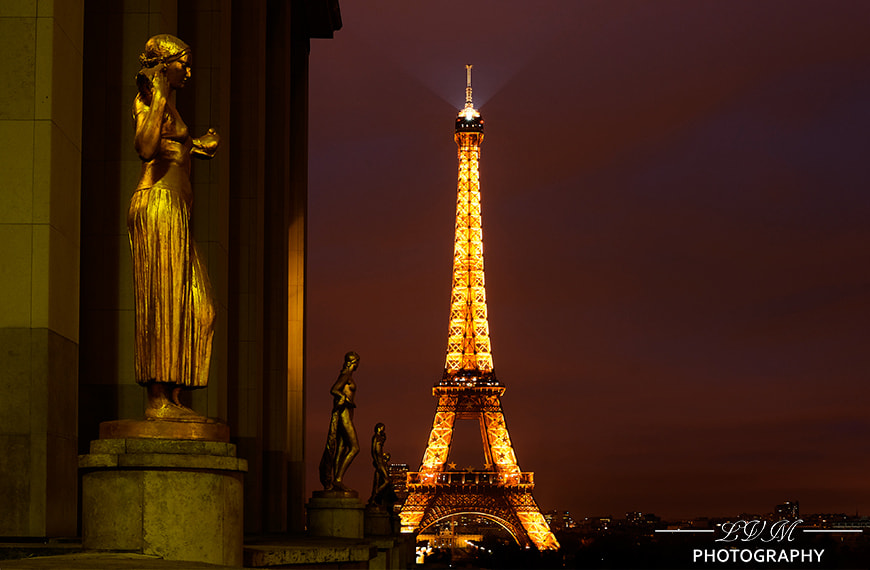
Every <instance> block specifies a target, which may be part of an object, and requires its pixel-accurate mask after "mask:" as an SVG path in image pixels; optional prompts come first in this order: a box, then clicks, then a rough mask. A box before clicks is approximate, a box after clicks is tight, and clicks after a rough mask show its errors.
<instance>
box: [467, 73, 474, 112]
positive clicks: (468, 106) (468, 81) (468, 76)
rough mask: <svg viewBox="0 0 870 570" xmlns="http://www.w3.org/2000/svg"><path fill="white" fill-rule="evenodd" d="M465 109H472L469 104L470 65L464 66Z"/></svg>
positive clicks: (471, 105) (471, 104) (472, 105)
mask: <svg viewBox="0 0 870 570" xmlns="http://www.w3.org/2000/svg"><path fill="white" fill-rule="evenodd" d="M465 107H466V108H467V109H473V108H474V104H473V103H472V102H471V64H470V63H466V64H465Z"/></svg>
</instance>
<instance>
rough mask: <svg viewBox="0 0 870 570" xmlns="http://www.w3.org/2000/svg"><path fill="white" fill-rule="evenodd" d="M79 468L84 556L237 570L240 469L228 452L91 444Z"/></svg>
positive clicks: (150, 442)
mask: <svg viewBox="0 0 870 570" xmlns="http://www.w3.org/2000/svg"><path fill="white" fill-rule="evenodd" d="M79 468H80V469H81V470H82V471H83V476H82V545H83V546H84V547H85V548H86V549H92V550H126V551H133V552H140V553H142V554H151V555H156V556H160V557H162V558H164V559H167V560H185V561H197V562H208V563H210V564H223V565H227V566H241V564H242V548H243V534H242V532H243V531H242V529H243V520H242V510H243V508H242V476H243V474H244V472H245V471H247V470H248V464H247V461H245V460H244V459H238V458H236V446H235V445H232V444H229V443H223V442H216V441H184V440H169V439H154V438H152V439H140V438H136V439H133V438H130V439H99V440H95V441H92V442H91V453H90V454H88V455H82V456H80V457H79Z"/></svg>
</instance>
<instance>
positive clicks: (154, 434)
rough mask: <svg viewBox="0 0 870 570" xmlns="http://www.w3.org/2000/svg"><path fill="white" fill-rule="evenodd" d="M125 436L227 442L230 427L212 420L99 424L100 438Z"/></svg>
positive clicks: (123, 421) (128, 421) (116, 421)
mask: <svg viewBox="0 0 870 570" xmlns="http://www.w3.org/2000/svg"><path fill="white" fill-rule="evenodd" d="M203 419H204V420H205V419H206V418H203ZM127 438H152V439H193V440H202V441H222V442H224V443H228V442H229V441H230V428H229V426H228V425H227V424H225V423H221V422H216V421H214V420H208V421H198V420H115V421H112V422H102V423H101V424H100V439H127Z"/></svg>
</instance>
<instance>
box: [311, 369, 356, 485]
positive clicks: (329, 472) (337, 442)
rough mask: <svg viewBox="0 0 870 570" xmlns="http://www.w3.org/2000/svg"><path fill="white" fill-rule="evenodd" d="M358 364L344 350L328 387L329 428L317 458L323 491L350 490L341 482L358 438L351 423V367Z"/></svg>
mask: <svg viewBox="0 0 870 570" xmlns="http://www.w3.org/2000/svg"><path fill="white" fill-rule="evenodd" d="M357 366H359V355H358V354H357V353H355V352H348V353H347V354H345V355H344V365H343V366H342V368H341V372H340V373H339V374H338V379H337V380H336V381H335V384H333V385H332V388H331V389H330V391H329V392H330V394H332V415H331V417H330V419H329V432H328V433H327V435H326V448H325V449H324V450H323V456H322V457H321V459H320V482H321V483H322V484H323V489H324V490H326V491H337V492H350V493H356V491H352V490H351V489H348V488H347V487H346V486H345V484H344V482H343V479H344V474H345V473H346V472H347V468H348V467H350V462H351V461H353V458H354V457H356V455H357V454H358V453H359V440H358V439H357V436H356V428H355V427H354V425H353V410H354V408H356V404H354V402H353V399H354V395H355V394H356V382H355V381H354V379H353V371H354V370H356V369H357Z"/></svg>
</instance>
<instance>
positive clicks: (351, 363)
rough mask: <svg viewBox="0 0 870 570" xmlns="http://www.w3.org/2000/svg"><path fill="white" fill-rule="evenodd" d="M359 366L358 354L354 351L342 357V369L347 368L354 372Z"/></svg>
mask: <svg viewBox="0 0 870 570" xmlns="http://www.w3.org/2000/svg"><path fill="white" fill-rule="evenodd" d="M357 366H359V354H357V353H355V352H354V351H350V352H348V353H347V354H345V355H344V367H345V368H349V369H350V370H356V367H357Z"/></svg>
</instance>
